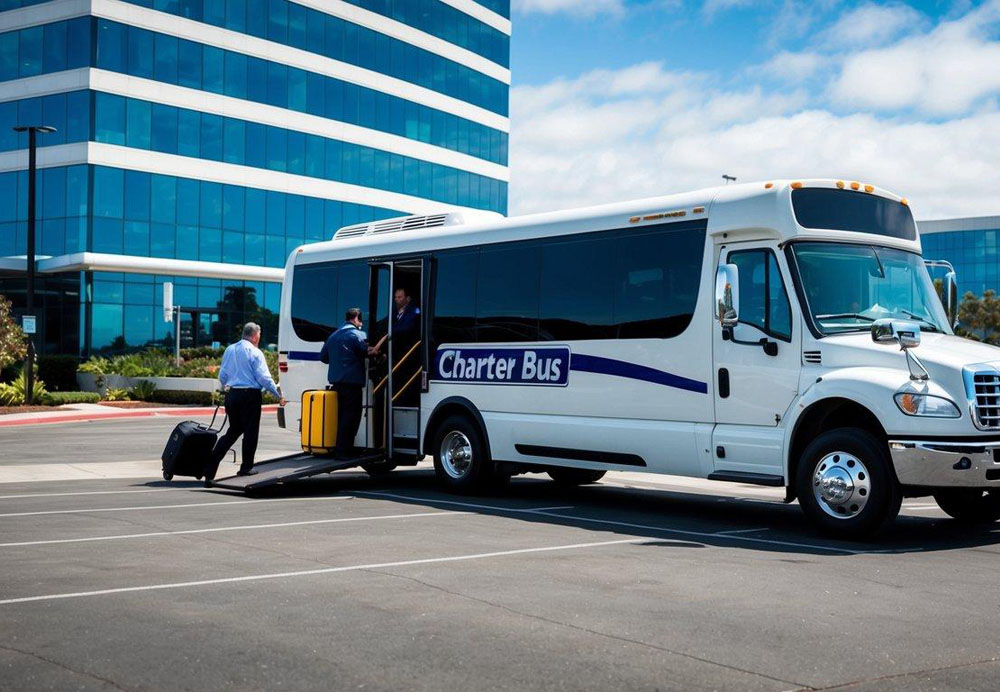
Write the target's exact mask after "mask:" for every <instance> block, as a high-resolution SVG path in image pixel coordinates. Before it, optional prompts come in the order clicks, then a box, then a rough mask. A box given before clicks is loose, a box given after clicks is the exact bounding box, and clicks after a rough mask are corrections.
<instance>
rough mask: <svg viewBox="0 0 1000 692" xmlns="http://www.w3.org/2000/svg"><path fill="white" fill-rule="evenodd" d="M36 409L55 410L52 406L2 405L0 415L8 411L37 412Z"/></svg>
mask: <svg viewBox="0 0 1000 692" xmlns="http://www.w3.org/2000/svg"><path fill="white" fill-rule="evenodd" d="M36 411H55V409H54V408H53V407H51V406H0V416H5V415H7V414H8V413H35V412H36Z"/></svg>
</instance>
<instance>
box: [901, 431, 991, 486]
mask: <svg viewBox="0 0 1000 692" xmlns="http://www.w3.org/2000/svg"><path fill="white" fill-rule="evenodd" d="M889 454H890V456H891V457H892V465H893V467H894V468H895V469H896V478H898V479H899V482H900V483H901V484H902V485H911V486H923V487H934V488H993V487H995V488H1000V441H998V440H990V441H989V442H986V441H983V442H976V441H975V440H962V441H955V442H951V441H949V442H942V441H920V440H889Z"/></svg>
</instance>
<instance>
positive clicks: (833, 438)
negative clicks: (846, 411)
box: [795, 428, 903, 539]
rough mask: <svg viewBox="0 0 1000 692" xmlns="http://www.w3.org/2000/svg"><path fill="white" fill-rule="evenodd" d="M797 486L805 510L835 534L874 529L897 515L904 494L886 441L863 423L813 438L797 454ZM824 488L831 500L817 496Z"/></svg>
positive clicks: (856, 535) (855, 534)
mask: <svg viewBox="0 0 1000 692" xmlns="http://www.w3.org/2000/svg"><path fill="white" fill-rule="evenodd" d="M817 474H819V476H817ZM842 479H846V480H842ZM795 488H796V491H797V494H798V498H799V504H800V505H801V506H802V511H803V512H805V515H806V516H807V517H808V518H809V519H810V520H811V521H812V522H813V523H814V524H815V525H816V526H817V527H818V528H819V529H820V530H821V531H822V532H824V533H826V534H829V535H831V536H834V537H837V538H852V539H861V538H868V537H870V536H873V535H875V534H876V533H878V532H879V531H880V530H882V529H883V528H884V527H885V526H886V525H887V524H889V522H891V521H892V520H893V519H895V518H896V515H897V514H899V505H900V503H901V502H902V499H903V498H902V493H901V491H900V487H899V481H898V480H896V474H895V472H894V471H893V469H892V463H891V461H890V459H889V450H888V447H887V446H886V444H885V442H884V441H883V440H879V439H878V438H876V437H875V436H874V435H872V434H871V433H869V432H867V431H866V430H862V429H860V428H837V429H835V430H829V431H827V432H825V433H823V434H821V435H819V436H818V437H817V438H816V439H815V440H813V441H812V443H810V444H809V446H808V447H806V449H805V451H804V452H803V453H802V457H801V458H800V459H799V466H798V471H797V472H796V478H795ZM814 491H815V492H814ZM824 493H825V494H826V495H827V496H831V498H832V499H831V501H824V500H823V499H821V498H819V497H817V494H820V495H821V496H822V495H824ZM821 503H822V506H821Z"/></svg>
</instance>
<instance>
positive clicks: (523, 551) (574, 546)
mask: <svg viewBox="0 0 1000 692" xmlns="http://www.w3.org/2000/svg"><path fill="white" fill-rule="evenodd" d="M648 540H649V538H647V537H642V538H624V539H620V540H614V541H595V542H593V543H569V544H565V545H550V546H544V547H541V548H520V549H517V550H499V551H496V552H492V553H473V554H469V555H451V556H448V557H428V558H422V559H418V560H399V561H397V562H375V563H369V564H366V565H348V566H345V567H323V568H320V569H307V570H301V571H297V572H275V573H272V574H252V575H248V576H244V577H222V578H220V579H202V580H199V581H185V582H172V583H166V584H148V585H145V586H123V587H119V588H115V589H99V590H96V591H77V592H75V593H55V594H45V595H42V596H24V597H21V598H5V599H3V600H0V605H11V604H14V603H31V602H35V601H55V600H61V599H66V598H84V597H86V596H106V595H109V594H119V593H131V592H136V591H159V590H163V589H183V588H188V587H193V586H210V585H214V584H234V583H238V582H249V581H263V580H265V579H285V578H291V577H308V576H313V575H317V574H334V573H337V572H354V571H358V570H365V569H385V568H388V567H406V566H409V565H429V564H435V563H442V562H464V561H468V560H483V559H487V558H492V557H506V556H508V555H528V554H530V553H550V552H556V551H559V550H581V549H583V548H600V547H604V546H609V545H625V544H628V543H643V542H645V541H648Z"/></svg>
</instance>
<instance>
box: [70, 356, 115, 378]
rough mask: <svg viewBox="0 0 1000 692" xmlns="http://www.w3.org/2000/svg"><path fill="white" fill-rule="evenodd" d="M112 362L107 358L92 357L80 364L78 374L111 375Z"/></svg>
mask: <svg viewBox="0 0 1000 692" xmlns="http://www.w3.org/2000/svg"><path fill="white" fill-rule="evenodd" d="M110 368H111V361H109V360H108V359H107V358H101V357H100V356H91V357H90V358H89V359H87V360H85V361H83V362H82V363H80V367H79V368H77V372H83V373H87V374H89V375H109V374H113V373H111V370H110Z"/></svg>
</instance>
